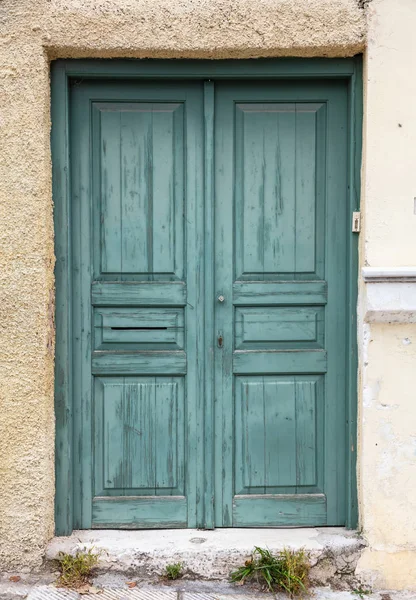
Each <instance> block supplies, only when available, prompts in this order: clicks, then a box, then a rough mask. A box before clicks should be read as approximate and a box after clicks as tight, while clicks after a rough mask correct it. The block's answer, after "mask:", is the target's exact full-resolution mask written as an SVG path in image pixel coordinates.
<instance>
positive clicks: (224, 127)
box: [215, 81, 348, 527]
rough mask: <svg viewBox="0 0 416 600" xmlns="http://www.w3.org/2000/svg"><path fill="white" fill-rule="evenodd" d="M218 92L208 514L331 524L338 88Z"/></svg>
mask: <svg viewBox="0 0 416 600" xmlns="http://www.w3.org/2000/svg"><path fill="white" fill-rule="evenodd" d="M216 93H217V95H216V106H215V108H216V129H215V134H216V138H215V139H216V145H215V161H216V169H215V176H216V183H215V199H216V205H215V257H216V264H215V285H216V290H217V295H222V296H224V298H225V300H224V302H222V303H217V305H216V310H215V318H216V330H217V335H221V337H222V339H223V344H222V346H221V347H220V348H219V347H217V349H216V360H215V386H216V387H215V389H216V393H215V396H216V464H217V467H218V464H221V465H222V468H221V469H219V468H217V471H216V490H217V491H218V492H217V493H216V523H217V525H220V526H221V525H222V526H226V527H228V526H237V527H238V526H240V527H244V526H252V527H253V526H267V525H268V526H278V525H300V524H308V525H327V524H328V525H340V524H342V523H344V522H345V506H344V497H345V493H344V486H345V437H344V435H345V434H344V427H345V412H344V411H345V364H346V360H347V357H346V353H345V343H346V339H345V318H346V312H345V311H346V269H345V255H346V223H347V212H346V211H347V195H346V194H347V185H346V176H347V165H348V160H347V154H346V152H347V137H346V131H347V89H346V86H345V84H344V83H342V82H336V83H335V84H334V83H331V85H328V84H326V83H325V82H318V83H317V82H314V83H313V84H309V83H307V82H282V81H281V82H267V83H264V84H262V83H256V85H255V86H254V85H251V84H247V83H244V82H239V83H233V84H228V83H219V84H218V85H217V88H216Z"/></svg>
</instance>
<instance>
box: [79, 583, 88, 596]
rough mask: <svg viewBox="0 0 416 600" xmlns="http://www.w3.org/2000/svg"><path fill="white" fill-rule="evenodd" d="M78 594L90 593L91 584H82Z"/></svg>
mask: <svg viewBox="0 0 416 600" xmlns="http://www.w3.org/2000/svg"><path fill="white" fill-rule="evenodd" d="M77 592H78V594H81V595H84V594H89V592H90V586H89V585H88V584H86V585H82V586H81V587H79V588H78V589H77Z"/></svg>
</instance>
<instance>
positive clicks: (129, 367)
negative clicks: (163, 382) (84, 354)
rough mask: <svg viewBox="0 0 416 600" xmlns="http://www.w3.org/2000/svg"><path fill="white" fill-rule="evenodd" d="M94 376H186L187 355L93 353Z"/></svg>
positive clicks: (156, 352) (177, 353)
mask: <svg viewBox="0 0 416 600" xmlns="http://www.w3.org/2000/svg"><path fill="white" fill-rule="evenodd" d="M91 368H92V373H93V375H175V374H178V375H185V374H186V354H185V352H182V351H180V350H177V351H173V352H169V351H167V352H164V351H160V350H154V351H148V352H145V351H140V352H105V351H100V350H96V351H94V352H93V353H92V361H91Z"/></svg>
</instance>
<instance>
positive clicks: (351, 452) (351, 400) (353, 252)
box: [347, 56, 363, 529]
mask: <svg viewBox="0 0 416 600" xmlns="http://www.w3.org/2000/svg"><path fill="white" fill-rule="evenodd" d="M362 71H363V65H362V57H361V56H357V57H356V58H355V63H354V74H353V76H352V78H351V80H350V82H349V96H350V98H349V99H350V102H349V122H350V124H351V125H350V128H349V132H348V133H349V168H350V169H349V214H352V213H353V211H357V210H360V194H361V179H360V177H361V152H362V121H363V72H362ZM358 240H359V236H358V235H356V234H353V233H351V234H350V235H349V237H348V284H349V285H348V313H349V323H348V324H349V327H348V332H347V337H348V342H347V343H348V349H349V361H348V377H347V385H348V392H347V402H348V405H347V450H348V454H347V456H348V460H347V494H348V497H347V527H348V528H350V529H356V528H357V526H358V494H357V410H358V402H357V373H358V353H357V348H358V345H357V309H356V307H357V296H358V286H357V285H356V273H358V262H359V260H358Z"/></svg>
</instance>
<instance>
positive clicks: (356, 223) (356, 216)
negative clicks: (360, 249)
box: [352, 212, 361, 233]
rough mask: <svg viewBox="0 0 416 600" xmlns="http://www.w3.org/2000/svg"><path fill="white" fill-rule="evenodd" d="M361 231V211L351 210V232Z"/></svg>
mask: <svg viewBox="0 0 416 600" xmlns="http://www.w3.org/2000/svg"><path fill="white" fill-rule="evenodd" d="M360 231H361V213H360V212H353V213H352V232H353V233H360Z"/></svg>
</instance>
